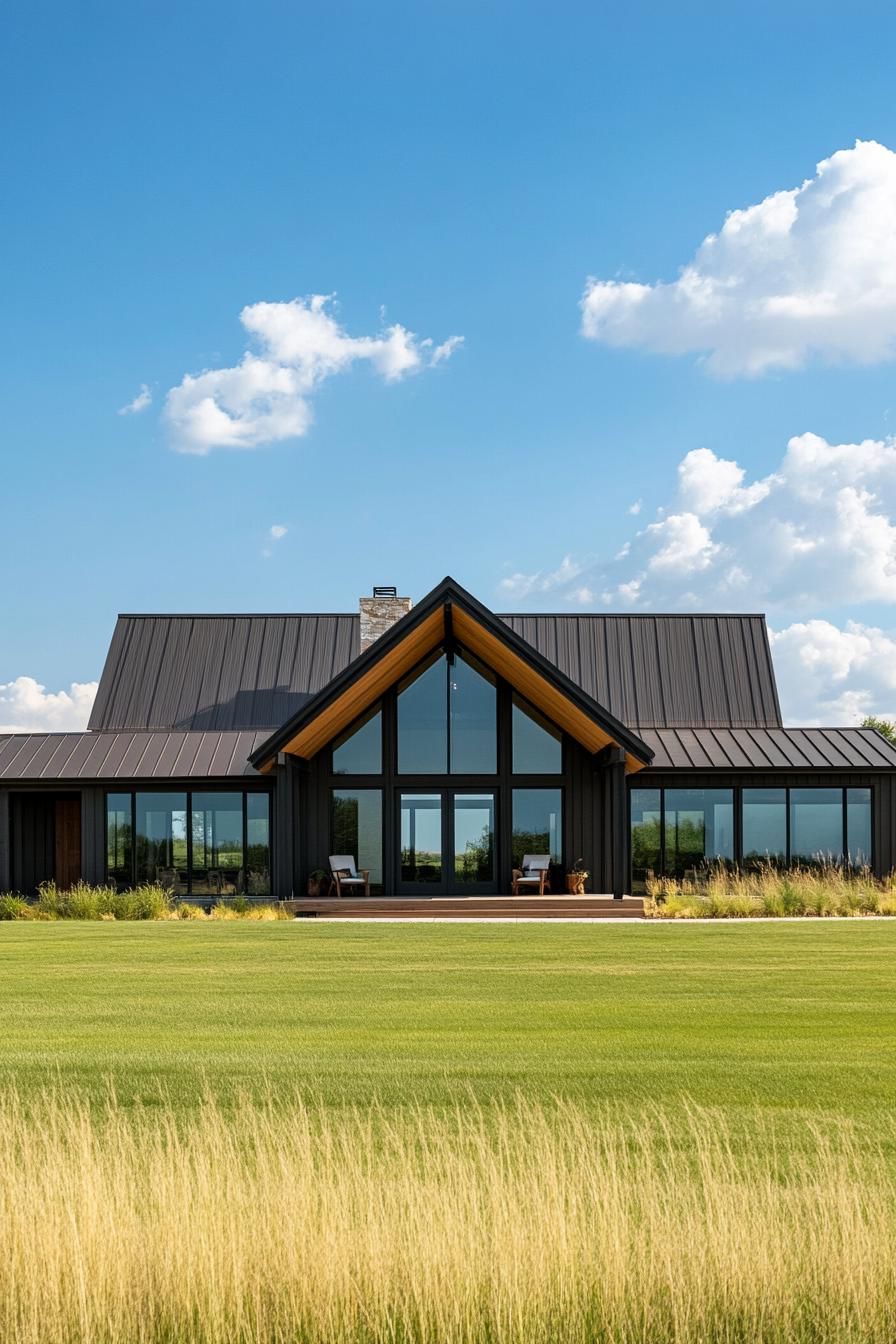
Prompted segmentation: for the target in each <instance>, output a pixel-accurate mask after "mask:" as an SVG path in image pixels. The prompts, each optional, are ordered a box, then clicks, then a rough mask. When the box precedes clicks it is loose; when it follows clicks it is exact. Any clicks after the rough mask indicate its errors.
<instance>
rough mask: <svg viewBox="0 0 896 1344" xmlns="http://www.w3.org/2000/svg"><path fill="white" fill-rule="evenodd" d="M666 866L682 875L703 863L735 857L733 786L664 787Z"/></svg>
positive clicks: (673, 872) (674, 872) (673, 875)
mask: <svg viewBox="0 0 896 1344" xmlns="http://www.w3.org/2000/svg"><path fill="white" fill-rule="evenodd" d="M664 803H665V821H664V836H663V839H664V841H665V868H666V872H667V873H668V874H669V876H670V877H683V876H684V875H685V873H687V872H688V870H689V869H693V868H699V867H700V866H701V865H702V864H704V863H707V862H709V863H712V862H715V861H718V860H730V859H733V858H734V790H733V789H666V790H665V799H664Z"/></svg>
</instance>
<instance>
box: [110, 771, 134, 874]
mask: <svg viewBox="0 0 896 1344" xmlns="http://www.w3.org/2000/svg"><path fill="white" fill-rule="evenodd" d="M131 802H132V795H131V794H129V793H107V794H106V876H107V877H108V879H109V881H110V882H114V883H115V885H116V886H117V887H129V886H130V885H131V872H132V864H133V848H132V842H133V825H132V820H131Z"/></svg>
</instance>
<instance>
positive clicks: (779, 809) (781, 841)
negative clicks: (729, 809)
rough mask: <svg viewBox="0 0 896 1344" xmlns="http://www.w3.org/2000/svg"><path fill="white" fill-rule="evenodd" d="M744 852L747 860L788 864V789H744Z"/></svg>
mask: <svg viewBox="0 0 896 1344" xmlns="http://www.w3.org/2000/svg"><path fill="white" fill-rule="evenodd" d="M741 806H742V813H741V816H742V823H741V825H742V849H741V852H742V854H743V857H744V861H745V862H746V863H747V864H749V865H752V866H755V865H757V864H761V863H786V862H787V790H786V789H743V790H742V792H741Z"/></svg>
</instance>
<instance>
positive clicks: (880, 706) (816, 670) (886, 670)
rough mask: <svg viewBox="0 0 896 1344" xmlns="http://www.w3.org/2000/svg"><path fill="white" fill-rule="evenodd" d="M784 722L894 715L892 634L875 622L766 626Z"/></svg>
mask: <svg viewBox="0 0 896 1344" xmlns="http://www.w3.org/2000/svg"><path fill="white" fill-rule="evenodd" d="M770 635H771V641H772V656H773V658H774V663H775V674H776V677H777V682H778V694H779V696H780V699H781V709H782V712H783V715H784V719H785V721H788V720H789V721H790V722H792V723H793V722H799V723H803V724H806V725H807V726H808V725H812V724H827V725H830V724H850V723H852V724H855V723H860V722H861V720H862V719H863V718H864V717H865V715H866V714H875V715H877V716H879V717H882V718H888V719H896V639H894V637H893V636H892V635H891V634H887V633H886V632H885V631H884V630H881V629H880V628H879V627H877V626H870V625H863V624H861V623H859V622H856V621H848V622H847V623H846V625H845V626H844V627H843V628H841V627H839V626H837V625H835V624H834V623H832V622H831V621H826V620H818V619H815V620H810V621H797V622H795V623H794V624H793V625H789V626H787V627H785V628H784V629H782V630H777V631H776V630H772V631H770Z"/></svg>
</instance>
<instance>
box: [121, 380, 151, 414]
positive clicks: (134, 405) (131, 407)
mask: <svg viewBox="0 0 896 1344" xmlns="http://www.w3.org/2000/svg"><path fill="white" fill-rule="evenodd" d="M151 405H152V393H151V392H150V390H149V388H148V387H147V385H146V383H141V385H140V391H139V392H138V393H137V395H136V397H135V398H134V400H133V401H129V402H128V403H127V405H126V406H121V407H119V411H118V414H119V415H139V414H140V412H141V411H145V410H146V408H147V406H151Z"/></svg>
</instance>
